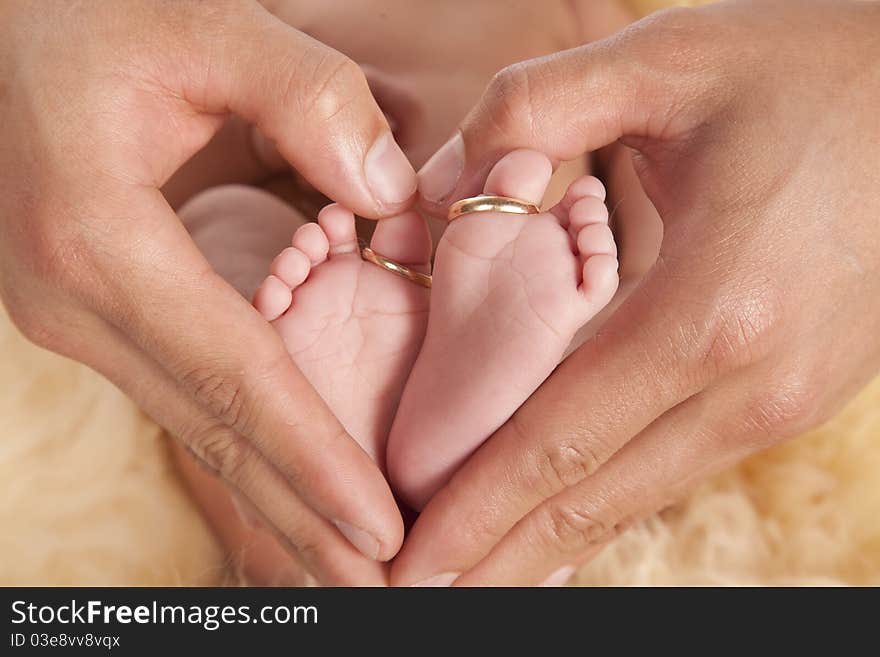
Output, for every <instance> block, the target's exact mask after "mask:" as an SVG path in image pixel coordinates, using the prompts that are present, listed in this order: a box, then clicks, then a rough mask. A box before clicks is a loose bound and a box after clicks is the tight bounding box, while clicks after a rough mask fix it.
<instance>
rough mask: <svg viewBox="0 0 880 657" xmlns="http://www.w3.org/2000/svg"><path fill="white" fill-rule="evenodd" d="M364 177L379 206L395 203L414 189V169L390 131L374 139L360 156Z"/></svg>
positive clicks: (410, 194) (402, 200) (404, 198)
mask: <svg viewBox="0 0 880 657" xmlns="http://www.w3.org/2000/svg"><path fill="white" fill-rule="evenodd" d="M364 176H365V177H366V179H367V186H368V187H369V188H370V191H371V192H373V196H374V197H375V198H376V200H377V201H379V203H380V204H382V205H398V204H400V203H403V202H404V201H406V200H408V199H409V198H410V197H411V196H412V195H413V194H414V193H415V191H416V184H417V182H416V172H415V170H414V169H413V168H412V165H411V164H410V163H409V160H408V159H406V155H404V154H403V151H402V150H400V146H398V145H397V142H396V141H394V137H393V136H392V135H391V133H390V132H386V133H385V134H383V135H382V136H381V137H379V138H378V139H377V140H376V143H375V144H373V146H372V147H371V148H370V150H369V152H368V153H367V156H366V158H364Z"/></svg>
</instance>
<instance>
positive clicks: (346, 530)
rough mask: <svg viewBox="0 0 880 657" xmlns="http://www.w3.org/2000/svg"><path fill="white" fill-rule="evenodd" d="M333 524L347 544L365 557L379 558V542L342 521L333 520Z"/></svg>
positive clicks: (361, 530)
mask: <svg viewBox="0 0 880 657" xmlns="http://www.w3.org/2000/svg"><path fill="white" fill-rule="evenodd" d="M333 524H334V525H336V529H338V530H339V531H340V532H342V535H343V536H345V538H347V539H348V541H349V543H351V544H352V545H354V546H355V547H356V548H357V549H358V550H359V551H360V552H361V554H363V555H364V556H365V557H369V558H370V559H378V558H379V541H377V540H376V539H375V538H373V537H372V536H370V534H368V533H367V532H365V531H364V530H363V529H359V528H357V527H355V526H354V525H350V524H348V523H347V522H343V521H342V520H334V521H333Z"/></svg>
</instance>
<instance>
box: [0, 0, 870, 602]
mask: <svg viewBox="0 0 880 657" xmlns="http://www.w3.org/2000/svg"><path fill="white" fill-rule="evenodd" d="M636 4H637V5H638V6H639V8H640V9H641V10H644V11H647V10H649V9H654V8H656V7H658V6H661V5H662V4H668V3H663V2H659V1H657V0H642V1H640V2H637V3H636ZM694 4H695V3H694ZM0 391H2V392H0V527H2V528H3V529H2V532H0V585H14V584H20V585H26V584H42V585H52V584H82V585H86V584H94V585H124V584H139V585H158V584H171V585H174V584H184V585H187V584H216V583H224V582H230V581H233V580H234V575H233V573H232V572H231V569H230V568H228V567H227V566H228V564H226V563H225V562H224V556H223V554H222V552H221V551H220V549H219V548H218V546H217V545H216V543H215V542H214V540H213V538H212V536H211V533H210V531H209V529H208V528H207V527H206V525H205V524H204V522H203V521H202V519H201V516H200V515H199V513H198V511H197V509H196V508H195V507H194V506H193V504H192V502H191V501H190V500H189V498H188V496H187V494H186V492H185V491H184V489H183V487H182V486H181V485H180V484H179V482H178V481H177V478H176V476H175V472H174V469H173V467H172V465H171V463H170V461H169V459H168V455H167V453H166V449H165V446H164V444H163V441H162V438H161V432H160V430H159V429H158V428H157V427H156V426H155V425H154V424H153V423H152V422H150V421H149V420H148V419H147V418H145V417H144V416H143V415H142V414H141V413H140V412H139V411H138V409H137V408H136V407H135V406H134V405H133V404H132V403H131V402H129V401H128V400H127V399H126V398H125V397H124V396H123V395H122V394H121V393H120V392H119V391H117V390H116V389H115V388H114V387H113V386H111V385H110V384H108V383H107V382H105V381H104V380H103V379H101V378H100V377H99V376H97V375H96V374H94V373H93V372H91V371H90V370H88V369H87V368H85V367H82V366H80V365H77V364H75V363H72V362H70V361H67V360H65V359H62V358H59V357H57V356H54V355H52V354H49V353H46V352H43V351H40V350H38V349H36V348H34V347H32V346H31V345H29V344H27V343H26V342H25V341H24V340H23V339H22V338H21V337H20V336H19V335H18V334H17V332H16V331H15V329H14V328H13V327H12V326H11V325H10V323H9V321H8V319H7V318H6V316H5V315H4V314H2V312H0ZM878 472H880V379H878V380H877V381H875V382H874V383H873V384H872V385H870V386H869V387H868V388H867V389H866V390H865V391H864V392H863V393H862V394H861V395H860V396H859V397H858V398H857V399H856V400H855V401H854V402H853V403H852V404H851V405H850V406H849V407H848V408H847V409H846V410H845V411H844V412H843V413H841V414H840V415H839V416H838V417H837V418H835V419H834V420H832V421H831V422H829V423H828V424H827V425H826V426H824V427H822V428H820V429H818V430H816V431H814V432H812V433H810V434H809V435H807V436H803V437H802V438H800V439H798V440H796V441H793V442H791V443H788V444H787V445H784V446H781V447H778V448H776V449H774V450H771V451H769V452H766V453H764V454H761V455H759V456H756V457H754V458H752V459H750V460H749V461H747V462H745V463H743V464H742V465H740V466H739V467H737V468H735V469H733V470H731V471H730V472H728V473H725V474H724V475H722V476H719V477H717V478H716V479H714V480H713V481H711V482H709V483H707V484H706V485H704V486H703V487H702V488H701V489H700V490H698V491H697V492H695V493H694V494H693V495H692V496H691V497H690V498H689V499H688V500H686V501H684V502H683V503H681V504H680V505H678V506H677V507H676V508H674V509H672V510H670V511H667V512H665V513H663V514H661V515H659V516H656V517H653V518H650V519H649V520H647V521H645V522H643V523H641V524H639V525H637V526H636V527H634V528H632V529H631V530H630V531H629V532H627V533H626V534H625V535H623V536H622V537H621V538H619V539H618V540H617V541H616V542H615V543H614V544H613V545H612V546H610V547H609V548H607V549H606V550H605V551H604V552H603V553H602V554H601V555H600V556H599V557H598V558H597V559H595V560H594V561H593V562H592V563H590V564H589V565H587V566H586V567H585V568H584V569H583V570H582V571H581V572H580V573H579V574H578V575H577V578H576V581H577V582H578V583H580V584H584V585H596V584H620V585H626V584H842V583H845V584H880V481H878V479H877V473H878Z"/></svg>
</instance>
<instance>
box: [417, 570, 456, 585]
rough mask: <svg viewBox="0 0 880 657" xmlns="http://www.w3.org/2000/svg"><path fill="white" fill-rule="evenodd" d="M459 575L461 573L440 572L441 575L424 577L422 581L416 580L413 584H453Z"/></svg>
mask: <svg viewBox="0 0 880 657" xmlns="http://www.w3.org/2000/svg"><path fill="white" fill-rule="evenodd" d="M459 575H461V573H440V574H439V575H434V576H433V577H428V578H427V579H423V580H422V581H421V582H416V583H415V584H413V586H422V587H427V586H433V587H440V586H451V585H452V583H453V582H454V581H455V580H457V579H458V577H459Z"/></svg>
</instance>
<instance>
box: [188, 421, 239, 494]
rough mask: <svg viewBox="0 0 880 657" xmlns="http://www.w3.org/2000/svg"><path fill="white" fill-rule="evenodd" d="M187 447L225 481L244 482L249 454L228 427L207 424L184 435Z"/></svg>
mask: <svg viewBox="0 0 880 657" xmlns="http://www.w3.org/2000/svg"><path fill="white" fill-rule="evenodd" d="M184 441H185V442H186V444H187V445H188V446H189V449H190V450H191V451H192V452H193V453H194V454H195V455H196V456H197V457H198V458H199V459H201V460H202V461H203V462H204V463H205V464H207V465H208V467H210V468H211V469H212V470H214V471H215V472H217V473H218V474H219V475H220V476H221V477H222V478H223V479H225V480H226V481H230V482H234V483H236V484H238V485H242V484H243V483H245V478H246V473H247V470H248V466H249V465H250V463H251V458H252V457H251V454H250V452H249V450H248V449H247V447H246V446H245V445H244V443H243V442H242V441H241V440H240V439H239V438H238V437H237V436H236V435H235V434H234V433H233V432H232V431H230V430H229V429H228V428H226V427H218V426H216V425H214V426H211V425H209V426H207V427H205V428H204V429H202V430H200V431H198V432H196V433H190V435H188V436H185V437H184Z"/></svg>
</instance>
